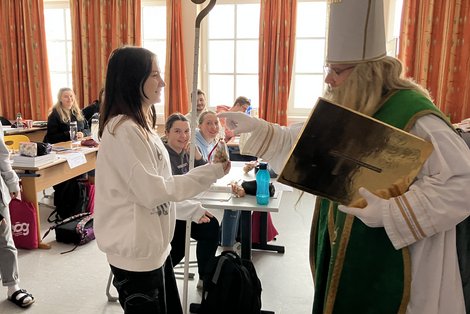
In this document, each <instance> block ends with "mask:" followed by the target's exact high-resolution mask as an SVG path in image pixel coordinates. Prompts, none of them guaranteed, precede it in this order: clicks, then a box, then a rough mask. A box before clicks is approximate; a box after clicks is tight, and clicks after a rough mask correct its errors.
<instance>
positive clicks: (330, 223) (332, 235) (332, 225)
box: [328, 202, 337, 248]
mask: <svg viewBox="0 0 470 314" xmlns="http://www.w3.org/2000/svg"><path fill="white" fill-rule="evenodd" d="M333 209H334V208H333V202H330V204H329V206H328V236H329V237H330V247H331V248H333V245H334V244H335V242H336V234H337V232H336V231H335V217H334V213H333Z"/></svg>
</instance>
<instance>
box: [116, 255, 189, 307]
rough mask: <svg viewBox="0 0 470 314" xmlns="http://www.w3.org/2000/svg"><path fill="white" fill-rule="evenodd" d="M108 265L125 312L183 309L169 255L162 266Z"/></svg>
mask: <svg viewBox="0 0 470 314" xmlns="http://www.w3.org/2000/svg"><path fill="white" fill-rule="evenodd" d="M110 266H111V271H112V272H113V275H114V279H113V285H114V286H115V287H116V290H117V291H118V293H119V303H120V304H121V306H122V308H123V309H124V313H125V314H182V313H183V308H182V307H181V301H180V297H179V294H178V287H177V285H176V279H175V274H174V273H173V265H172V264H171V259H170V257H169V256H168V258H167V260H166V262H165V264H163V266H162V267H160V268H158V269H155V270H152V271H144V272H134V271H127V270H124V269H120V268H117V267H114V266H113V265H110Z"/></svg>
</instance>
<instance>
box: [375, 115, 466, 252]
mask: <svg viewBox="0 0 470 314" xmlns="http://www.w3.org/2000/svg"><path fill="white" fill-rule="evenodd" d="M410 132H411V133H412V134H415V135H417V136H419V137H421V138H423V139H425V140H427V141H429V142H431V143H432V144H433V146H434V151H433V152H432V154H431V155H430V157H429V158H428V160H427V161H426V162H425V164H424V166H423V168H422V169H421V171H420V173H419V175H418V177H417V179H416V181H415V182H414V183H413V184H412V185H411V186H410V188H409V190H408V191H407V192H406V193H405V194H403V195H402V196H400V197H396V198H393V199H390V200H389V204H388V205H389V206H388V209H387V210H385V211H384V225H385V230H386V232H387V234H388V236H389V238H390V240H391V241H392V243H393V246H394V247H395V248H396V249H399V248H402V247H405V246H408V245H410V244H412V243H415V242H416V241H419V240H421V239H423V238H426V237H431V236H432V235H434V234H436V233H440V232H442V231H446V230H449V229H451V228H454V227H455V225H456V224H458V223H459V222H460V221H462V220H464V219H465V218H466V217H467V216H469V215H470V193H468V192H467V190H468V187H469V186H470V151H469V148H468V146H467V145H466V144H465V142H464V141H463V140H462V138H460V137H459V136H458V135H457V134H456V133H455V132H454V131H453V130H452V129H451V128H450V127H449V126H448V125H447V124H446V123H445V122H444V121H442V120H441V119H440V118H438V117H436V116H434V115H426V116H423V117H421V118H419V119H418V120H417V122H416V124H415V125H414V127H413V128H412V129H411V131H410Z"/></svg>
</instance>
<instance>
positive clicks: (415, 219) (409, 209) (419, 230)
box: [401, 194, 426, 238]
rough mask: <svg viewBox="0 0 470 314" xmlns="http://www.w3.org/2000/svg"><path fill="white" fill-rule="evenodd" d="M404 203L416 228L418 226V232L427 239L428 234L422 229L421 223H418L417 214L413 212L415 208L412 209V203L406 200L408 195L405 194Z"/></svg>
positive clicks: (403, 196)
mask: <svg viewBox="0 0 470 314" xmlns="http://www.w3.org/2000/svg"><path fill="white" fill-rule="evenodd" d="M401 198H402V200H403V202H404V203H405V206H406V209H407V210H408V212H409V213H410V216H411V218H412V219H413V221H414V223H415V226H416V229H418V232H419V234H420V235H421V238H425V237H426V233H424V230H423V228H421V226H420V224H419V222H418V219H417V218H416V214H415V212H414V211H413V208H412V207H411V204H410V202H409V201H408V198H406V195H405V194H403V195H402V196H401Z"/></svg>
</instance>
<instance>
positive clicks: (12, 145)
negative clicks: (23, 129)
mask: <svg viewBox="0 0 470 314" xmlns="http://www.w3.org/2000/svg"><path fill="white" fill-rule="evenodd" d="M4 140H5V145H6V146H7V147H8V148H9V149H10V150H13V151H18V150H19V149H20V143H21V142H29V137H27V136H26V135H22V134H15V135H5V137H4Z"/></svg>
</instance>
